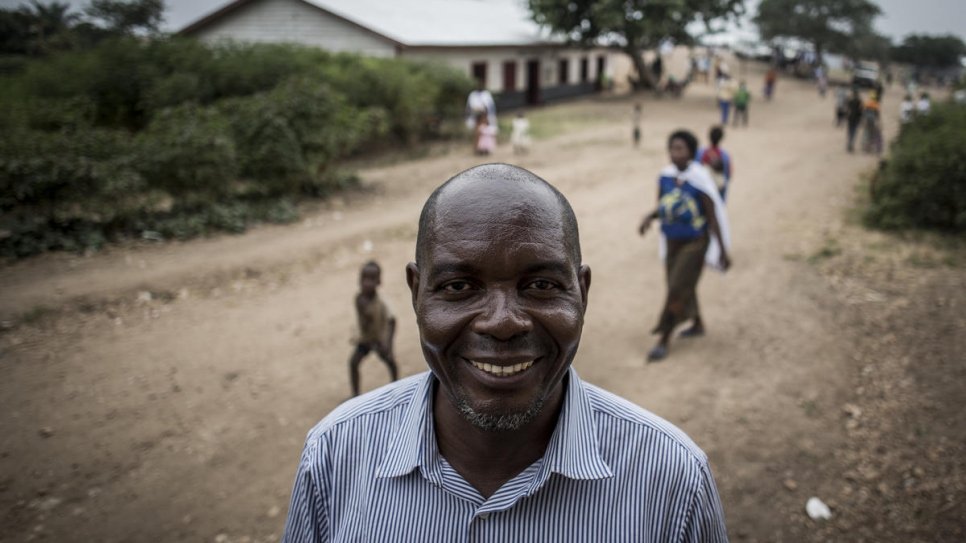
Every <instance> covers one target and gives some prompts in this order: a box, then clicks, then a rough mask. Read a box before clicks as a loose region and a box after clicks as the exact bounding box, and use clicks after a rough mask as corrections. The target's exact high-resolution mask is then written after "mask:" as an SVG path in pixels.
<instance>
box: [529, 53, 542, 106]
mask: <svg viewBox="0 0 966 543" xmlns="http://www.w3.org/2000/svg"><path fill="white" fill-rule="evenodd" d="M539 103H540V61H539V60H528V61H527V105H530V106H533V105H537V104H539Z"/></svg>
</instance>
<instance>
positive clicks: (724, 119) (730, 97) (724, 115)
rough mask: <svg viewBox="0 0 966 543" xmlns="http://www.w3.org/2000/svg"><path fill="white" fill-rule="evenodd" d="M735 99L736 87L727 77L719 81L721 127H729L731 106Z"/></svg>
mask: <svg viewBox="0 0 966 543" xmlns="http://www.w3.org/2000/svg"><path fill="white" fill-rule="evenodd" d="M734 99H735V85H734V81H732V80H731V78H730V77H728V76H727V75H722V76H721V78H720V79H718V108H719V109H720V110H721V125H722V126H727V125H728V117H729V114H730V113H731V104H732V102H733V101H734Z"/></svg>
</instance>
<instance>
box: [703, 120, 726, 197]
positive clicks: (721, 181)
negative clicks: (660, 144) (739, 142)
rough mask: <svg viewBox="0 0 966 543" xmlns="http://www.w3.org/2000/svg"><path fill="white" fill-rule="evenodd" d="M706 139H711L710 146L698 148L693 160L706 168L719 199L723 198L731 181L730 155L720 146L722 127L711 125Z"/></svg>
mask: <svg viewBox="0 0 966 543" xmlns="http://www.w3.org/2000/svg"><path fill="white" fill-rule="evenodd" d="M708 139H709V140H710V141H711V146H710V147H703V148H701V149H700V150H698V155H697V157H695V160H696V161H698V163H699V164H701V165H703V166H705V167H706V168H708V171H709V172H710V173H711V179H713V180H714V184H715V186H716V187H717V188H718V192H719V193H720V194H721V201H722V202H723V201H724V200H725V195H726V194H727V192H728V185H729V184H730V183H731V155H730V154H728V151H725V150H724V149H722V148H721V140H723V139H724V129H723V128H722V127H720V126H714V127H711V130H710V131H709V132H708Z"/></svg>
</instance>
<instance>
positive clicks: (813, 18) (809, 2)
mask: <svg viewBox="0 0 966 543" xmlns="http://www.w3.org/2000/svg"><path fill="white" fill-rule="evenodd" d="M881 13H882V10H880V9H879V6H877V5H875V4H874V3H872V2H871V1H869V0H761V3H760V4H758V14H757V15H755V18H754V22H755V24H756V25H758V29H759V30H760V31H761V36H762V37H763V38H764V39H766V40H771V39H774V38H777V37H790V38H798V39H801V40H803V41H806V42H808V43H811V44H812V46H813V47H815V55H816V56H817V57H818V59H819V61H821V58H822V54H823V53H824V52H825V51H826V50H833V51H839V52H848V48H849V46H850V41H851V39H852V37H853V36H855V35H857V34H861V35H868V34H871V33H872V30H871V29H872V21H873V20H874V19H875V18H876V17H877V16H878V15H879V14H881Z"/></svg>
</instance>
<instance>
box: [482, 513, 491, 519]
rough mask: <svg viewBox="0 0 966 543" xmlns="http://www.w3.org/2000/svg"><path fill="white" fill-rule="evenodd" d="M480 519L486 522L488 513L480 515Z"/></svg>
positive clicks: (488, 516)
mask: <svg viewBox="0 0 966 543" xmlns="http://www.w3.org/2000/svg"><path fill="white" fill-rule="evenodd" d="M480 518H481V519H483V520H486V519H488V518H490V514H489V513H480Z"/></svg>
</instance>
